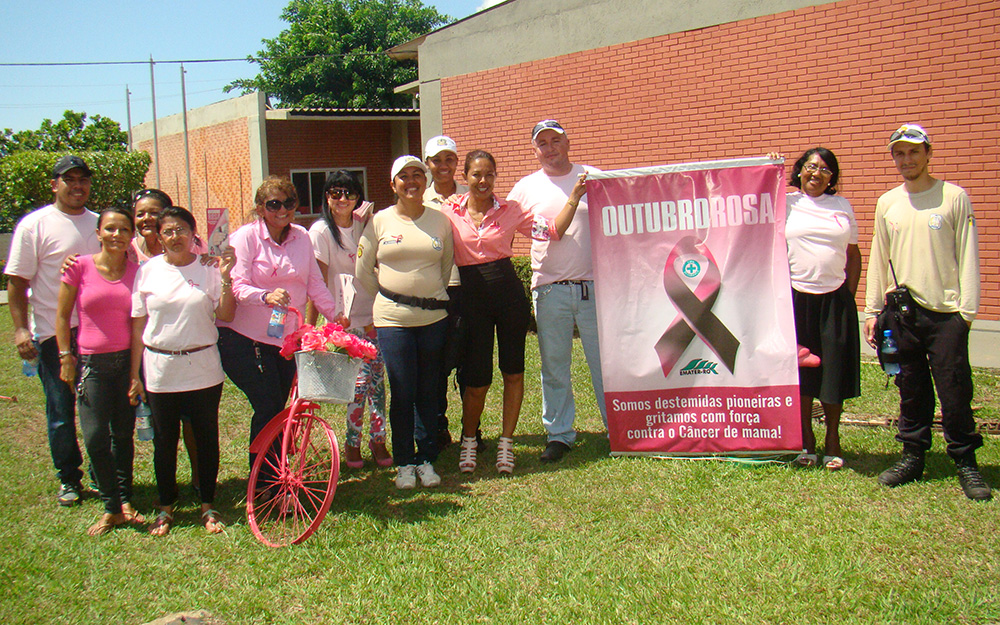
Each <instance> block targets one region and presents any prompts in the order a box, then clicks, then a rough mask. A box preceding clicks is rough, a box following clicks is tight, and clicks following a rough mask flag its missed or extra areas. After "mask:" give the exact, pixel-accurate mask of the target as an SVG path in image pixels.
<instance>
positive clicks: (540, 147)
mask: <svg viewBox="0 0 1000 625" xmlns="http://www.w3.org/2000/svg"><path fill="white" fill-rule="evenodd" d="M531 146H532V148H533V149H534V152H535V157H536V158H537V159H538V162H539V164H540V165H541V166H542V168H541V169H540V170H538V171H536V172H535V173H533V174H530V175H528V176H525V177H524V178H522V179H521V180H519V181H518V182H517V184H515V185H514V188H513V189H511V192H510V194H509V195H508V196H507V199H508V200H513V201H515V202H518V203H519V204H521V205H522V206H524V207H527V208H529V209H530V210H531V211H532V212H534V213H535V214H536V215H539V216H541V217H544V218H546V219H554V218H555V217H556V215H558V214H559V212H560V211H561V210H562V209H563V207H565V206H566V204H567V202H570V201H571V200H570V193H571V192H572V190H573V187H574V185H576V181H577V179H578V178H579V177H580V175H581V174H583V173H584V172H596V171H597V170H596V169H594V168H592V167H587V166H586V165H574V164H573V163H572V162H571V161H570V160H569V137H568V136H567V135H566V131H565V130H564V129H563V127H562V126H561V125H560V124H559V122H557V121H556V120H554V119H546V120H544V121H541V122H538V124H536V125H535V127H534V129H532V131H531ZM586 197H587V196H586V195H584V196H583V198H581V200H580V202H579V205H578V207H577V214H576V217H575V218H574V219H573V222H572V224H571V225H570V226H569V228H568V229H567V230H566V233H565V234H564V235H563V236H562V237H561V238H559V240H557V241H539V240H532V242H531V270H532V276H531V289H532V300H533V304H534V309H535V320H536V321H537V323H538V350H539V352H540V355H541V359H542V423H543V424H544V425H545V429H546V430H547V431H548V444H547V445H546V446H545V451H544V452H542V455H541V458H540V460H541V461H542V462H558V461H559V460H561V459H562V457H563V456H564V455H566V453H567V452H568V451H569V450H570V448H571V447H572V445H573V443H574V442H575V441H576V431H575V430H574V429H573V421H574V420H575V418H576V404H575V402H574V400H573V386H572V381H571V379H570V365H571V359H572V354H573V326H574V325H575V326H576V327H577V328H578V329H579V331H580V339H581V340H582V342H583V352H584V355H585V356H586V358H587V365H588V366H589V367H590V381H591V383H592V384H593V386H594V395H596V397H597V406H598V408H599V409H600V411H601V417H602V418H603V419H604V423H605V425H607V422H608V419H607V413H606V411H605V407H604V383H603V381H602V378H601V355H600V348H599V346H598V342H597V307H596V304H595V301H594V272H593V266H592V264H591V259H590V225H589V218H588V216H587V199H586Z"/></svg>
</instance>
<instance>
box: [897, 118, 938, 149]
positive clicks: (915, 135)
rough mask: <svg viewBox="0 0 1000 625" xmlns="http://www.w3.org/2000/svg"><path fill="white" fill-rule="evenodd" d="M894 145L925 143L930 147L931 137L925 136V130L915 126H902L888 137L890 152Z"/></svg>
mask: <svg viewBox="0 0 1000 625" xmlns="http://www.w3.org/2000/svg"><path fill="white" fill-rule="evenodd" d="M894 143H916V144H919V143H926V144H927V145H930V144H931V136H930V135H929V134H927V131H926V130H924V129H923V128H922V127H920V126H918V125H916V124H903V125H902V126H900V127H899V128H897V129H896V132H894V133H892V136H890V137H889V146H888V147H889V149H890V150H891V149H892V146H893V144H894Z"/></svg>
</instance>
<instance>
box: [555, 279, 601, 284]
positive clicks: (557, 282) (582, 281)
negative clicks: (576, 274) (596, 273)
mask: <svg viewBox="0 0 1000 625" xmlns="http://www.w3.org/2000/svg"><path fill="white" fill-rule="evenodd" d="M585 282H593V280H556V281H555V282H553V283H552V284H569V285H572V284H583V283H585Z"/></svg>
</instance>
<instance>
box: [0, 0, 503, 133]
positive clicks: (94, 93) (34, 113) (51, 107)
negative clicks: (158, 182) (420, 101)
mask: <svg viewBox="0 0 1000 625" xmlns="http://www.w3.org/2000/svg"><path fill="white" fill-rule="evenodd" d="M424 3H425V4H428V5H431V6H434V7H436V8H437V10H438V11H439V12H441V13H443V14H446V15H450V16H451V17H453V18H455V19H460V18H463V17H467V16H469V15H471V14H473V13H475V12H477V11H478V10H480V9H481V8H482V7H484V6H486V5H488V4H495V3H496V2H495V1H494V2H491V0H433V1H428V0H424ZM286 4H287V0H244V1H242V2H221V1H218V0H168V1H167V2H149V1H147V0H131V1H125V0H111V1H106V2H81V3H61V2H53V1H51V0H34V1H32V2H17V1H15V0H2V1H0V41H2V42H3V43H2V45H0V63H66V62H99V61H148V60H149V57H150V55H152V56H153V59H154V60H157V61H168V60H185V59H216V58H243V57H246V56H248V55H252V54H256V53H257V52H258V51H259V50H260V49H261V47H262V46H261V43H260V42H261V40H262V39H266V38H272V37H275V36H276V35H277V34H278V33H279V32H281V30H282V29H283V28H284V27H285V25H286V24H285V23H284V22H282V21H281V19H280V15H281V11H282V9H284V7H285V5H286ZM256 68H257V66H256V65H251V64H250V63H247V62H246V61H239V62H231V63H190V64H185V66H184V69H185V72H186V73H185V77H184V80H185V83H186V84H185V87H186V91H187V105H188V108H196V107H199V106H203V105H205V104H210V103H212V102H217V101H219V100H224V99H226V98H229V97H233V96H234V95H237V94H236V93H235V92H234V93H232V94H225V93H223V92H222V87H223V86H224V85H226V84H227V83H229V82H231V81H233V80H235V79H237V78H249V77H251V76H253V75H255V74H256ZM154 71H155V75H156V113H157V116H159V117H165V116H167V115H172V114H174V113H179V112H181V86H180V68H179V67H178V65H176V64H157V65H156V66H155V70H154ZM126 85H128V89H129V90H130V91H131V93H132V95H131V101H132V106H131V110H132V123H133V124H137V123H141V122H145V121H149V120H151V119H152V118H153V114H152V105H151V102H152V98H151V95H150V77H149V64H148V62H147V63H144V64H141V65H97V66H94V65H86V66H77V67H2V66H0V130H2V129H5V128H10V129H12V130H15V131H17V130H27V129H35V128H38V126H39V125H40V124H41V122H42V120H43V119H45V118H49V119H52V120H53V121H55V120H58V119H59V118H61V117H62V114H63V111H65V110H66V109H73V110H75V111H84V112H86V113H87V114H88V115H102V116H105V117H111V118H112V119H114V120H115V121H117V122H119V123H120V124H121V126H122V129H123V130H124V129H125V128H126V117H127V108H126V104H125V88H126Z"/></svg>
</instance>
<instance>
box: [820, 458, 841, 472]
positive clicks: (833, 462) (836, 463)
mask: <svg viewBox="0 0 1000 625" xmlns="http://www.w3.org/2000/svg"><path fill="white" fill-rule="evenodd" d="M823 466H824V467H826V470H827V471H839V470H841V469H843V468H844V459H843V458H841V457H840V456H823Z"/></svg>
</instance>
